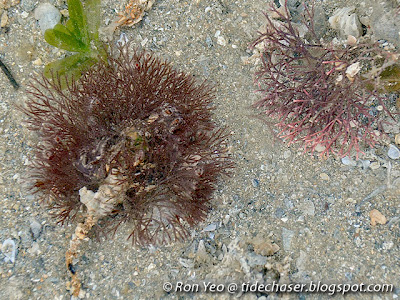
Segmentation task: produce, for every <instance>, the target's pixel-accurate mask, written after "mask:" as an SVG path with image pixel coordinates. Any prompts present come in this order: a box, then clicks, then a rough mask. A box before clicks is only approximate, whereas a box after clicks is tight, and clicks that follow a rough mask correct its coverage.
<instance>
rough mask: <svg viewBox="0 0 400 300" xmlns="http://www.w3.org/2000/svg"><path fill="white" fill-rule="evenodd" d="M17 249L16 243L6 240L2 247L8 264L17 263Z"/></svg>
mask: <svg viewBox="0 0 400 300" xmlns="http://www.w3.org/2000/svg"><path fill="white" fill-rule="evenodd" d="M16 249H17V247H16V246H15V242H14V241H13V240H12V239H6V240H5V241H4V242H3V244H2V245H1V252H3V254H4V256H5V257H4V261H5V262H6V263H8V262H11V263H14V262H15V255H16Z"/></svg>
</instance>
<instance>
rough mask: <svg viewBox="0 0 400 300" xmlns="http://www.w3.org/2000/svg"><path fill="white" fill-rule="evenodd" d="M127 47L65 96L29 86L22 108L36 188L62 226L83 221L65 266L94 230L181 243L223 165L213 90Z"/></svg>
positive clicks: (56, 87) (46, 84) (57, 84)
mask: <svg viewBox="0 0 400 300" xmlns="http://www.w3.org/2000/svg"><path fill="white" fill-rule="evenodd" d="M127 49H128V47H127V46H124V47H121V48H118V50H117V51H116V52H117V53H116V55H110V57H109V59H108V61H107V62H100V63H98V64H97V65H95V66H93V67H91V68H90V69H89V70H88V71H87V72H86V73H85V74H83V76H82V77H81V78H80V79H79V80H77V81H76V82H74V81H71V82H67V87H66V89H64V90H63V89H62V81H63V80H64V78H59V77H58V78H56V77H55V78H53V80H48V79H46V78H42V79H41V80H38V81H36V83H34V84H32V85H31V86H30V89H29V94H30V99H29V101H28V102H27V105H26V108H24V111H25V113H26V114H27V116H28V120H27V123H28V127H29V129H30V130H33V131H35V132H37V134H38V135H39V143H38V144H37V145H36V146H35V159H34V160H33V171H32V178H33V181H34V187H35V189H36V191H37V192H40V193H41V194H44V196H45V199H46V201H45V203H46V204H47V206H48V207H49V208H50V209H51V211H52V212H53V214H54V215H55V216H56V217H57V218H58V220H59V221H60V222H64V221H70V220H71V219H74V218H75V217H77V216H79V218H80V220H82V218H83V219H84V221H83V222H81V223H79V224H78V227H77V229H76V231H75V235H74V237H73V241H72V243H71V247H70V249H69V252H67V266H68V268H70V269H71V263H72V258H73V257H76V256H77V248H78V246H79V243H80V240H82V239H83V238H84V237H85V236H86V235H87V234H88V232H89V231H90V230H91V228H92V227H93V226H100V227H105V226H110V227H111V228H112V229H116V227H118V225H119V224H120V223H121V222H130V224H132V232H131V235H130V238H132V240H133V242H134V243H139V244H143V243H162V242H168V241H171V240H174V239H180V238H183V237H185V236H186V235H187V226H186V225H185V224H188V225H190V226H191V225H194V224H195V223H196V222H198V221H201V220H202V219H204V217H205V216H206V213H207V211H208V209H209V200H210V196H211V193H212V191H213V189H214V187H215V182H216V180H217V177H218V176H219V175H220V174H221V173H226V171H227V169H229V168H230V167H231V162H230V160H229V158H228V155H227V153H226V146H225V135H224V131H223V130H221V129H218V128H217V127H216V125H215V124H214V123H213V121H212V120H211V116H212V115H211V111H212V106H211V101H212V100H213V98H214V92H213V89H212V88H211V87H210V86H209V85H208V84H206V83H202V84H197V83H196V81H195V80H194V79H193V78H192V77H191V76H189V75H187V74H185V73H183V72H179V71H177V70H175V69H174V68H172V67H171V65H170V64H168V63H167V62H164V61H162V60H160V59H157V58H155V57H153V56H152V55H151V54H149V53H147V52H142V51H134V52H133V55H129V53H128V51H127ZM82 212H83V213H82ZM109 216H113V218H107V217H109ZM71 272H72V271H71ZM72 273H73V272H72ZM78 288H79V287H78Z"/></svg>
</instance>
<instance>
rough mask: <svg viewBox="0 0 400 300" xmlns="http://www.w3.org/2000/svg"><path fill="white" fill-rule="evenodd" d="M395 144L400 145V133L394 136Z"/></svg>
mask: <svg viewBox="0 0 400 300" xmlns="http://www.w3.org/2000/svg"><path fill="white" fill-rule="evenodd" d="M394 142H395V143H396V145H400V133H398V134H396V135H395V136H394Z"/></svg>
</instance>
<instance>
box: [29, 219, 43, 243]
mask: <svg viewBox="0 0 400 300" xmlns="http://www.w3.org/2000/svg"><path fill="white" fill-rule="evenodd" d="M29 226H30V228H31V233H32V237H33V239H35V240H36V239H37V238H38V237H39V236H40V233H41V232H42V225H40V223H39V222H38V221H36V220H33V221H32V222H31V223H30V225H29Z"/></svg>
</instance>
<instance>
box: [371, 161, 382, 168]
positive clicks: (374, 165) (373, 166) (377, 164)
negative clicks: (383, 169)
mask: <svg viewBox="0 0 400 300" xmlns="http://www.w3.org/2000/svg"><path fill="white" fill-rule="evenodd" d="M380 166H381V164H380V163H379V162H377V161H374V162H372V163H371V164H370V166H369V167H370V168H371V169H372V170H376V169H379V168H380Z"/></svg>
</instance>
